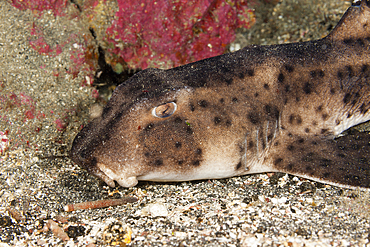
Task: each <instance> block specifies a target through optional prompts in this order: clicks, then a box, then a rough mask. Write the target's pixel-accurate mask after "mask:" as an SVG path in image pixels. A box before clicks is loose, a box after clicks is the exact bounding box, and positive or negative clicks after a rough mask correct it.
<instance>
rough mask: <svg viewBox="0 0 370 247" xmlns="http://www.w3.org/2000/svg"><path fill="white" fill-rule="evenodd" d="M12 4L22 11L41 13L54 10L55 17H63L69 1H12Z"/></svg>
mask: <svg viewBox="0 0 370 247" xmlns="http://www.w3.org/2000/svg"><path fill="white" fill-rule="evenodd" d="M11 4H12V5H13V6H14V7H16V8H17V9H20V10H26V9H31V10H36V11H39V12H42V11H44V10H52V11H53V13H54V14H55V15H57V16H61V15H62V13H63V11H64V9H65V8H66V7H67V4H68V0H26V1H24V0H11Z"/></svg>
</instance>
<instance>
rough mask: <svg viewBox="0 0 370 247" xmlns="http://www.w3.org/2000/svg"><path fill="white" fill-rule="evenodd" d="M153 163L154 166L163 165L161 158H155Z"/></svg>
mask: <svg viewBox="0 0 370 247" xmlns="http://www.w3.org/2000/svg"><path fill="white" fill-rule="evenodd" d="M154 165H155V166H161V165H163V160H162V159H157V160H155V162H154Z"/></svg>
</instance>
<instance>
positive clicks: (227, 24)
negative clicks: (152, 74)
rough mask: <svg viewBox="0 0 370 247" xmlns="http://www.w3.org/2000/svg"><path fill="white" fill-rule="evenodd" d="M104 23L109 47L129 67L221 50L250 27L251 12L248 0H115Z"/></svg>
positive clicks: (171, 63)
mask: <svg viewBox="0 0 370 247" xmlns="http://www.w3.org/2000/svg"><path fill="white" fill-rule="evenodd" d="M118 6H119V11H118V12H117V13H116V17H117V19H116V20H115V21H114V22H113V24H112V26H111V27H110V28H108V29H107V41H108V43H110V44H111V46H110V48H108V51H109V52H111V53H113V54H117V55H119V56H121V57H122V58H123V59H124V61H125V62H126V63H127V64H128V66H129V67H130V68H141V69H145V68H147V67H161V68H170V67H174V66H178V65H182V64H185V63H189V62H194V61H197V60H200V59H203V58H207V57H212V56H215V55H220V54H222V53H224V52H225V50H226V47H227V45H228V44H229V43H230V42H232V41H233V40H234V38H235V29H237V28H240V27H245V28H249V27H250V26H251V25H252V24H253V22H254V14H253V11H252V10H251V9H249V8H248V5H247V1H246V0H236V1H227V0H157V1H152V0H140V1H138V0H118Z"/></svg>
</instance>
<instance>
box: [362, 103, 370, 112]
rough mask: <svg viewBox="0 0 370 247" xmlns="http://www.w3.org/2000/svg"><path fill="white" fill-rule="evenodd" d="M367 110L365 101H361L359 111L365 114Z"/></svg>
mask: <svg viewBox="0 0 370 247" xmlns="http://www.w3.org/2000/svg"><path fill="white" fill-rule="evenodd" d="M368 110H369V109H367V108H366V107H365V103H362V105H361V106H360V112H361V113H362V114H365V113H366V112H367V111H368Z"/></svg>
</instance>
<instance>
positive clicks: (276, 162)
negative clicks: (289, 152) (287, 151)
mask: <svg viewBox="0 0 370 247" xmlns="http://www.w3.org/2000/svg"><path fill="white" fill-rule="evenodd" d="M282 161H283V159H282V158H277V159H275V160H274V165H279V164H280V163H281V162H282Z"/></svg>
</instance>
